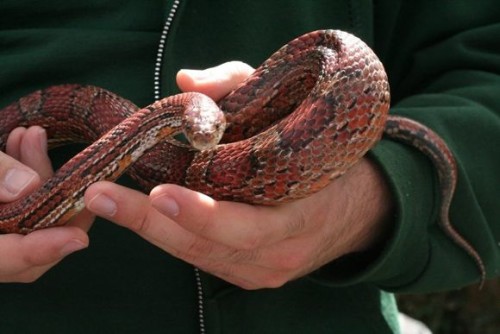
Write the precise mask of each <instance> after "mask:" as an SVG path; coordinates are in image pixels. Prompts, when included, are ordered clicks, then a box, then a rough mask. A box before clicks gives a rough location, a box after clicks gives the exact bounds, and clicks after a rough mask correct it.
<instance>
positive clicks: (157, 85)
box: [153, 0, 206, 334]
mask: <svg viewBox="0 0 500 334" xmlns="http://www.w3.org/2000/svg"><path fill="white" fill-rule="evenodd" d="M180 2H181V1H180V0H174V2H173V4H172V8H170V12H169V13H168V16H167V19H166V20H165V24H164V25H163V30H162V32H161V36H160V42H159V43H158V53H157V54H156V63H155V70H154V79H153V80H154V82H153V84H154V85H153V96H154V99H155V100H156V101H157V100H159V99H160V98H161V65H162V63H163V56H164V54H165V45H166V43H167V36H168V32H169V31H170V26H171V25H172V21H173V20H174V16H175V13H176V12H177V8H179V4H180ZM194 277H195V280H196V293H197V295H198V321H199V324H200V333H201V334H205V333H206V331H205V315H204V308H203V306H204V305H203V304H204V301H203V284H202V282H201V275H200V270H199V269H198V268H196V267H195V268H194Z"/></svg>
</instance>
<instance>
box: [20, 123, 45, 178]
mask: <svg viewBox="0 0 500 334" xmlns="http://www.w3.org/2000/svg"><path fill="white" fill-rule="evenodd" d="M19 149H20V158H19V161H20V162H22V163H23V164H25V165H27V166H28V167H31V168H33V169H34V170H35V171H36V172H38V174H39V175H40V177H41V178H42V179H43V180H46V179H48V178H49V177H50V176H52V174H53V171H52V164H51V161H50V159H49V156H48V155H47V133H46V131H45V129H44V128H42V127H40V126H32V127H30V128H28V129H27V130H26V131H25V133H24V135H23V136H22V139H21V142H20V147H19Z"/></svg>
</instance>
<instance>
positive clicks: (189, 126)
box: [184, 93, 226, 151]
mask: <svg viewBox="0 0 500 334" xmlns="http://www.w3.org/2000/svg"><path fill="white" fill-rule="evenodd" d="M192 94H193V96H192V98H191V99H190V103H189V104H188V105H187V106H186V110H185V111H184V135H185V136H186V138H187V140H188V141H189V143H190V144H191V146H193V147H194V148H195V149H197V150H200V151H203V150H207V149H211V148H213V147H215V146H216V145H217V144H218V143H219V141H220V140H221V138H222V135H223V134H224V131H225V129H226V117H225V116H224V113H223V112H222V110H221V109H220V108H219V106H217V104H216V103H215V102H214V101H213V100H212V99H210V98H209V97H207V96H205V95H203V94H198V93H192Z"/></svg>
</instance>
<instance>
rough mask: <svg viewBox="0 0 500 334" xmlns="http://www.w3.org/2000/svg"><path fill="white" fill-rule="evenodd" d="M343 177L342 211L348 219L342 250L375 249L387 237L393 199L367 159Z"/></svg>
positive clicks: (392, 209) (377, 168) (389, 229)
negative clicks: (347, 233)
mask: <svg viewBox="0 0 500 334" xmlns="http://www.w3.org/2000/svg"><path fill="white" fill-rule="evenodd" d="M341 179H344V180H343V183H344V184H343V190H344V191H343V193H344V194H345V196H344V199H345V202H344V213H345V218H346V219H347V221H348V222H349V236H348V237H347V238H346V247H345V253H344V255H346V254H349V253H359V252H364V251H367V250H369V249H371V248H375V247H376V246H377V245H379V244H380V243H382V242H383V241H384V240H385V239H387V238H388V235H389V233H390V231H391V226H392V224H391V221H392V219H391V217H393V212H394V207H395V205H394V199H393V196H392V193H391V190H390V188H389V185H388V184H387V182H386V180H385V178H384V175H383V174H382V172H381V171H380V169H379V167H378V166H377V165H376V164H375V163H374V162H373V161H371V160H370V159H368V158H363V159H361V160H360V162H359V163H358V164H356V165H355V166H354V167H353V168H351V170H350V171H349V172H347V173H346V174H345V178H344V177H342V178H341Z"/></svg>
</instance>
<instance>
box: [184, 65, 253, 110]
mask: <svg viewBox="0 0 500 334" xmlns="http://www.w3.org/2000/svg"><path fill="white" fill-rule="evenodd" d="M253 71H254V69H253V68H252V67H251V66H250V65H248V64H246V63H243V62H241V61H230V62H227V63H224V64H221V65H218V66H215V67H211V68H207V69H205V70H188V69H182V70H180V71H179V72H178V73H177V85H178V86H179V88H180V89H181V90H182V91H184V92H189V91H194V92H200V93H203V94H206V95H208V96H210V97H211V98H212V99H214V100H215V101H217V100H219V99H221V98H222V97H224V96H225V95H227V94H228V93H229V92H230V91H232V90H233V89H235V88H236V86H237V85H238V84H239V83H241V82H243V80H245V79H246V78H247V77H248V76H249V75H250V74H252V73H253Z"/></svg>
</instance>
